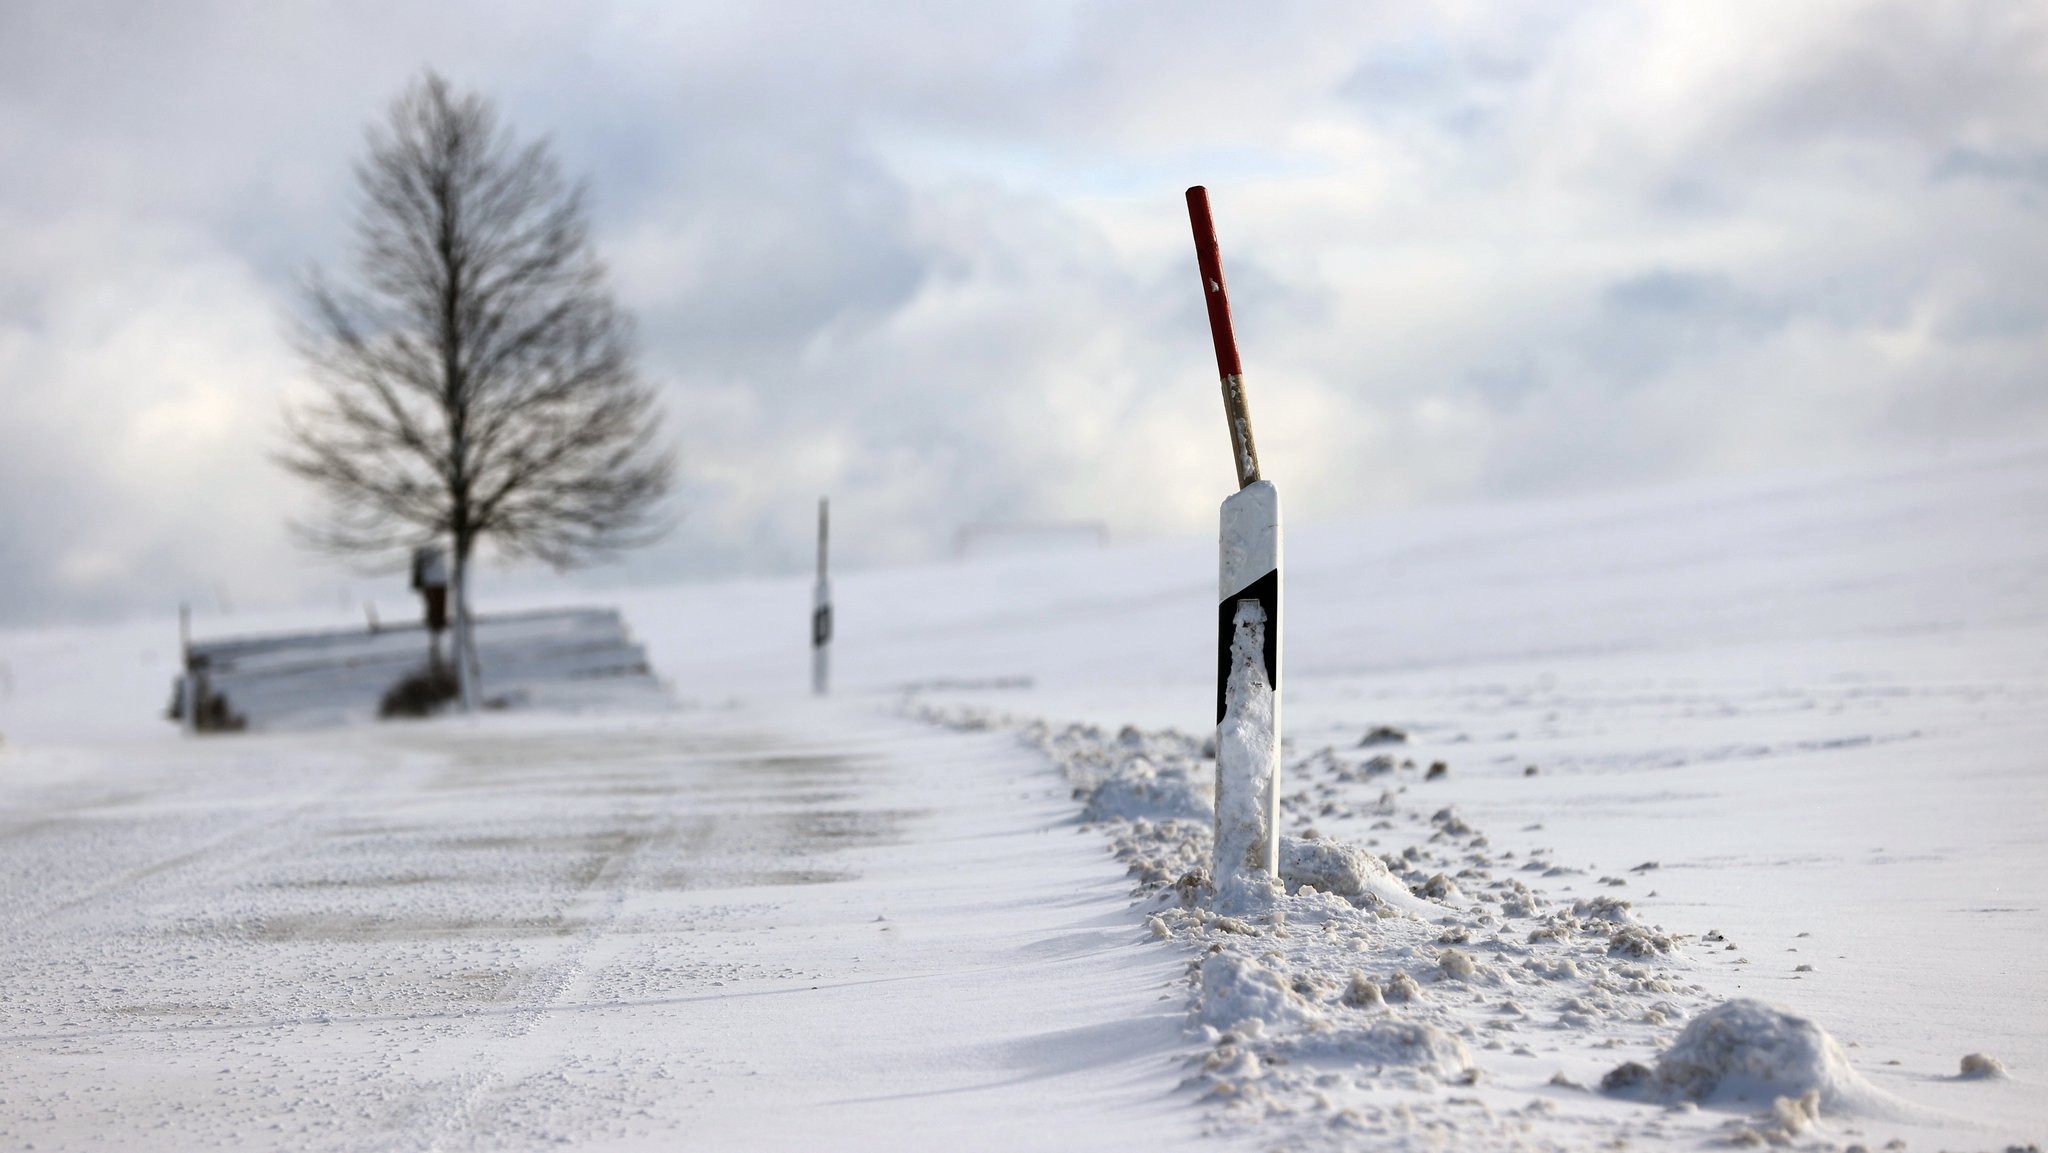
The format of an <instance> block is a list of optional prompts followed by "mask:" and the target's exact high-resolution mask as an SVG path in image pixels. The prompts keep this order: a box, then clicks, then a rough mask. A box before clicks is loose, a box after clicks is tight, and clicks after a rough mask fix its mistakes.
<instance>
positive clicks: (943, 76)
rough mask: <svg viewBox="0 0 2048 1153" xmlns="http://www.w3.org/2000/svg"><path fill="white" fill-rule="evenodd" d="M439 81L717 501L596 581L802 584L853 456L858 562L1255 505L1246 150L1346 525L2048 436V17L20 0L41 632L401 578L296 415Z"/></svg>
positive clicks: (1294, 362) (1295, 473)
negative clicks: (1222, 297)
mask: <svg viewBox="0 0 2048 1153" xmlns="http://www.w3.org/2000/svg"><path fill="white" fill-rule="evenodd" d="M428 66H431V67H434V68H436V69H439V70H440V71H442V72H443V73H445V74H446V75H447V76H449V77H450V79H452V80H453V81H455V82H456V83H457V84H459V85H461V86H463V87H467V88H473V89H476V90H478V91H481V92H483V93H485V94H487V95H489V96H491V97H492V98H493V99H494V100H496V101H497V103H498V104H499V106H500V108H501V110H502V112H503V113H504V116H505V118H506V120H507V121H508V122H509V123H510V124H511V125H512V126H513V127H514V128H515V129H516V130H518V131H520V132H521V133H524V134H527V135H530V136H546V137H547V138H548V139H550V140H551V141H552V144H553V147H554V149H555V152H556V154H557V156H558V157H559V158H560V159H561V161H562V162H563V164H564V166H565V167H566V168H567V169H568V170H569V171H570V172H571V173H573V174H577V175H580V176H582V177H583V178H585V179H586V180H587V181H588V185H589V188H590V192H591V196H592V205H593V214H594V222H595V225H596V234H597V240H598V243H599V246H600V248H601V250H602V252H603V254H604V257H605V259H606V260H607V262H608V264H609V266H610V269H611V273H612V284H613V288H614V290H615V292H616V295H617V296H618V298H619V299H620V300H621V302H622V303H624V304H625V305H626V306H627V307H628V308H629V309H630V310H631V311H632V312H633V313H634V314H635V315H636V316H637V318H638V322H639V328H640V334H641V344H642V367H643V370H644V372H645V374H646V376H647V378H648V379H649V380H650V381H651V382H653V383H655V384H656V385H658V386H659V388H660V389H661V390H662V392H663V393H664V395H665V398H666V406H667V411H668V413H669V427H670V430H671V432H672V433H673V435H674V436H675V438H676V441H677V443H678V446H679V449H680V452H681V455H682V459H683V462H684V472H685V483H684V484H683V486H682V489H681V491H680V493H679V495H678V505H679V509H680V511H681V513H682V519H681V522H680V526H679V528H678V529H677V531H676V533H675V534H674V535H673V537H672V538H671V539H670V540H668V541H667V542H666V543H664V544H663V545H661V546H659V547H657V548H655V549H652V550H649V551H648V552H646V553H643V554H641V555H639V556H637V557H636V558H635V559H634V560H632V561H631V562H630V563H629V564H628V565H627V566H625V567H624V568H615V569H613V570H612V571H611V572H610V573H609V574H597V575H596V577H595V578H585V579H598V580H604V579H614V580H616V579H649V578H661V577H669V576H678V577H682V576H703V575H714V574H720V573H769V572H785V571H795V570H799V569H801V568H803V567H804V566H806V565H807V564H808V563H809V548H810V543H809V541H810V531H811V523H810V518H811V516H812V507H813V505H812V502H813V501H814V500H815V498H816V496H817V495H818V494H820V493H825V492H829V493H831V494H833V496H834V498H835V511H836V516H835V523H836V524H837V525H838V526H839V527H840V530H841V532H840V538H839V547H838V549H837V550H836V552H835V555H836V556H838V557H840V558H842V559H843V560H844V561H846V562H847V563H850V564H876V563H888V562H890V561H893V560H898V559H922V558H929V557H937V556H943V555H946V554H947V553H948V551H949V550H950V548H951V547H952V542H953V540H954V535H955V533H956V531H957V530H958V529H959V528H961V527H962V526H963V525H972V524H988V523H1004V522H1023V521H1068V520H1101V521H1105V522H1107V524H1108V525H1109V527H1110V529H1111V531H1112V532H1113V533H1114V534H1115V535H1116V536H1117V537H1119V538H1122V539H1139V538H1145V537H1152V536H1158V535H1164V534H1175V533H1189V532H1203V531H1210V529H1211V526H1212V525H1213V522H1214V517H1215V509H1216V504H1217V502H1218V501H1219V500H1220V499H1221V498H1222V497H1223V496H1224V495H1226V494H1227V493H1228V492H1229V491H1230V488H1231V484H1232V480H1231V471H1230V462H1229V453H1228V447H1227V440H1226V437H1225V434H1224V428H1223V423H1222V418H1221V406H1220V401H1219V399H1218V395H1217V390H1216V382H1215V376H1214V362H1213V359H1212V358H1211V355H1210V350H1209V344H1208V338H1207V335H1206V331H1205V328H1204V321H1203V318H1202V312H1201V300H1200V295H1199V286H1198V284H1197V281H1196V276H1195V272H1194V262H1193V255H1192V250H1191V247H1190V244H1189V240H1188V228H1187V222H1186V216H1185V211H1184V208H1183V206H1182V202H1181V192H1182V189H1183V188H1184V187H1185V186H1187V185H1189V184H1193V183H1205V184H1207V185H1208V186H1209V187H1210V189H1211V194H1212V197H1213V200H1214V203H1215V207H1216V213H1217V220H1218V230H1219V232H1220V234H1221V239H1222V244H1223V255H1224V262H1225V268H1226V269H1227V270H1228V272H1229V275H1230V280H1231V289H1232V297H1233V303H1234V305H1235V308H1236V312H1237V316H1238V327H1239V336H1240V340H1241V344H1242V347H1243V350H1244V358H1245V364H1246V371H1247V374H1248V379H1249V381H1250V386H1251V395H1252V402H1253V411H1254V412H1255V414H1256V416H1257V418H1258V424H1259V444H1260V448H1261V451H1262V454H1263V456H1264V464H1265V466H1266V471H1267V473H1268V475H1270V476H1272V477H1273V478H1274V479H1275V480H1276V481H1278V482H1279V483H1280V484H1281V485H1282V488H1283V491H1284V493H1285V494H1286V497H1287V500H1288V502H1289V509H1290V516H1291V517H1294V518H1298V519H1328V518H1335V517H1343V516H1350V515H1356V514H1358V513H1361V512H1364V511H1368V510H1371V509H1375V508H1385V507H1392V506H1399V505H1420V504H1431V503H1444V502H1453V501H1463V500H1472V499H1494V498H1513V497H1518V496H1537V495H1546V494H1554V493H1563V492H1578V491H1593V490H1601V489H1615V488H1624V487H1629V486H1639V485H1645V484H1655V483H1660V482H1665V481H1670V480H1676V479H1682V478H1690V477H1698V476H1707V475H1715V474H1724V473H1731V472H1748V471H1759V470H1774V469H1787V468H1801V467H1806V466H1811V465H1816V464H1821V465H1832V464H1840V463H1850V464H1855V463H1863V462H1881V461H1884V460H1887V459H1895V458H1901V457H1906V458H1913V457H1922V456H1930V455H1939V454H1943V453H1951V452H1957V451H1967V450H1972V449H1974V448H1976V447H1978V446H1982V445H1985V444H1988V443H1994V442H2005V441H2011V440H2014V439H2019V440H2028V439H2032V440H2035V441H2038V440H2040V439H2041V438H2044V437H2048V379H2044V376H2048V275H2044V274H2043V270H2044V269H2048V116H2044V115H2043V110H2044V109H2048V7H2044V6H2042V5H2039V4H2030V3H2020V2H2016V0H1984V2H1981V3H1972V2H1958V3H1942V2H1939V0H1910V2H1900V3H1885V2H1875V3H1832V2H1828V0H1810V2H1803V3H1799V4H1785V3H1782V2H1771V3H1725V2H1715V3H1699V4H1689V5H1686V4H1639V3H1615V4H1600V3H1584V2H1576V0H1575V2H1571V3H1548V4H1546V3H1519V4H1503V5H1478V4H1469V3H1440V4H1435V5H1430V4H1419V3H1402V4H1374V3H1369V2H1362V0H1340V2H1333V3H1285V2H1281V3H1269V4H1262V5H1248V4H1222V3H1216V4H1209V3H1201V2H1187V0H1182V2H1176V3H1172V4H1130V3H1122V2H1104V3H1089V4H1084V3H1070V2H1063V0H1046V2H1037V0H1018V2H1016V3H1010V4H1003V5H989V4H951V5H946V4H936V3H930V4H872V5H870V4H830V3H823V2H814V3H750V4H744V5H742V4H731V3H710V4H688V3H666V2H664V3H653V2H647V3H613V4H600V3H590V4H579V5H573V6H572V5H563V4H555V3H541V2H537V0H535V2H527V3H520V2H507V0H492V2H489V3H482V2H479V3H436V4H422V3H414V2H406V3H375V2H358V3H349V4H345V5H344V4H339V3H337V4H331V5H315V4H270V3H258V2H255V0H245V2H241V3H229V2H214V3H209V2H205V0H194V2H192V3H188V4H182V5H176V6H173V5H146V4H140V3H105V4H95V3H77V2H66V0H48V2H45V0H10V2H9V3H7V4H5V5H4V6H0V172H4V173H5V174H6V175H5V179H4V180H0V623H14V624H20V623H30V622H38V621H50V620H60V619H80V618H89V617H95V616H106V615H113V614H123V613H156V612H162V611H165V610H166V609H167V608H168V607H169V606H171V605H175V604H176V603H177V602H178V601H180V600H184V599H199V600H202V601H204V602H207V603H213V602H217V601H219V600H222V599H225V600H229V601H231V602H233V603H237V604H242V605H253V604H263V603H307V602H320V601H323V600H324V601H325V602H328V603H331V602H333V601H334V600H335V599H336V598H337V596H347V595H355V596H362V595H369V594H370V591H371V590H373V589H380V588H381V587H382V586H379V585H376V584H375V583H374V582H372V581H369V580H366V579H365V578H363V577H360V576H354V575H352V574H350V573H348V572H347V571H346V570H344V569H342V568H340V567H338V566H337V565H336V564H335V563H334V562H332V561H328V560H324V559H319V558H313V557H308V556H306V555H305V554H304V553H302V552H301V551H300V550H299V549H298V548H296V546H294V545H293V543H292V542H291V540H290V538H289V537H288V536H287V534H286V532H285V528H284V526H285V524H286V522H287V520H288V518H290V517H291V516H293V515H297V514H302V513H303V512H304V511H306V505H305V503H304V497H303V494H301V493H300V492H298V491H297V490H296V489H295V488H294V486H293V484H292V482H290V481H289V480H288V479H286V478H285V477H283V476H282V475H281V474H280V473H278V472H277V470H276V469H275V468H274V467H272V466H271V465H270V464H269V463H268V462H267V459H266V454H267V453H268V452H269V451H271V450H272V449H273V448H275V447H276V445H277V437H278V428H279V411H280V406H281V405H282V404H283V403H284V401H285V399H286V398H287V397H289V396H292V395H294V394H295V392H297V391H298V390H301V389H303V388H304V387H305V385H304V380H303V373H302V371H301V368H300V366H299V364H298V363H297V362H296V361H295V360H294V357H293V354H292V352H291V349H290V347H289V345H288V343H287V341H286V338H285V331H286V329H285V318H286V317H287V315H288V314H289V312H290V310H291V309H293V308H294V307H295V299H296V298H295V295H294V286H295V285H296V284H297V283H299V282H300V280H301V279H302V278H303V276H304V275H305V274H306V273H307V272H308V270H310V269H312V268H313V267H315V266H318V267H321V268H324V269H327V270H330V271H337V272H346V271H347V269H348V268H349V265H350V249H349V240H350V231H349V228H350V219H351V213H352V210H353V193H354V189H353V183H352V175H351V168H350V166H351V163H352V162H353V160H354V159H355V158H356V157H357V156H358V155H359V154H360V153H361V151H362V147H363V133H364V129H365V127H366V126H367V125H368V124H369V123H370V122H371V121H372V120H373V119H376V118H378V117H380V116H381V115H382V114H383V111H384V109H385V108H386V107H387V106H388V104H389V102H390V101H391V99H392V98H393V97H394V96H395V95H396V94H397V93H398V92H399V91H401V90H402V89H403V88H404V87H405V85H406V84H407V82H408V81H409V80H410V79H412V78H413V77H415V76H417V75H418V74H419V72H420V71H421V69H422V68H424V67H428ZM386 583H387V584H389V583H390V582H389V581H388V580H387V581H386ZM348 589H353V590H354V591H353V592H352V593H349V592H346V591H345V590H348ZM378 595H379V596H380V598H382V599H387V600H391V601H394V602H395V601H397V600H399V599H401V598H402V597H403V592H402V589H398V588H397V586H396V585H393V586H392V588H391V589H388V590H383V591H382V592H379V593H378Z"/></svg>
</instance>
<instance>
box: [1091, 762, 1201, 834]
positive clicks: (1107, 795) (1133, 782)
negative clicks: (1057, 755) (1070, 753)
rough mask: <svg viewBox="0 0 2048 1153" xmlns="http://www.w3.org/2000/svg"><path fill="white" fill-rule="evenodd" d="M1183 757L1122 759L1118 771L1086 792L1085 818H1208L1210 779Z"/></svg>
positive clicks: (1158, 819)
mask: <svg viewBox="0 0 2048 1153" xmlns="http://www.w3.org/2000/svg"><path fill="white" fill-rule="evenodd" d="M1190 767H1191V766H1190V765H1189V764H1188V763H1187V762H1185V761H1177V762H1168V763H1167V764H1166V765H1165V766H1164V767H1161V766H1159V765H1155V764H1154V763H1153V762H1152V761H1151V760H1149V759H1147V758H1146V757H1143V756H1134V757H1131V758H1129V759H1128V760H1126V761H1124V763H1123V764H1122V765H1120V766H1119V767H1118V768H1117V771H1116V772H1115V773H1113V774H1111V775H1110V776H1108V777H1107V778H1105V779H1104V780H1103V782H1102V783H1101V784H1100V785H1098V786H1097V787H1096V788H1095V790H1094V792H1093V793H1091V794H1089V795H1088V803H1087V805H1086V807H1085V808H1084V809H1083V810H1082V819H1083V820H1085V821H1093V822H1100V821H1135V820H1139V819H1144V820H1148V821H1170V820H1185V821H1204V822H1206V821H1209V820H1211V819H1213V817H1214V815H1215V808H1214V807H1213V805H1212V803H1211V801H1210V799H1209V798H1210V791H1211V790H1212V789H1213V788H1214V785H1213V783H1211V782H1205V781H1203V780H1202V779H1201V778H1202V777H1203V776H1206V775H1207V774H1201V773H1191V772H1189V771H1188V770H1189V768H1190Z"/></svg>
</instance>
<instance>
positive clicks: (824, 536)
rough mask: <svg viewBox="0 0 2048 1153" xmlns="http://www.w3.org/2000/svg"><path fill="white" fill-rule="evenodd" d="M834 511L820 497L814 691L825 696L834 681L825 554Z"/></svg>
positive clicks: (813, 631)
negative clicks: (831, 511)
mask: <svg viewBox="0 0 2048 1153" xmlns="http://www.w3.org/2000/svg"><path fill="white" fill-rule="evenodd" d="M830 529H831V513H830V508H829V506H828V505H827V503H826V498H824V497H822V496H821V497H819V498H818V587H817V595H816V596H815V597H814V598H812V601H811V691H812V692H813V693H816V694H817V695H819V696H821V697H822V696H824V695H825V693H826V691H827V690H829V689H830V688H831V681H832V582H831V581H830V580H828V579H826V576H825V554H826V548H827V545H828V544H829V541H830Z"/></svg>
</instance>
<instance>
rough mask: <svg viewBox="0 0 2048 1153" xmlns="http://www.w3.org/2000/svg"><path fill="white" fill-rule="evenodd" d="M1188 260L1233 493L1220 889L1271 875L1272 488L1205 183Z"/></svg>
mask: <svg viewBox="0 0 2048 1153" xmlns="http://www.w3.org/2000/svg"><path fill="white" fill-rule="evenodd" d="M1187 201H1188V222H1189V223H1190V224H1191V225H1192V226H1193V228H1194V236H1195V262H1196V264H1197V266H1198V267H1199V268H1200V270H1201V274H1202V297H1203V300H1204V303H1205V304H1206V305H1207V307H1208V312H1209V335H1210V338H1211V340H1212V342H1213V343H1214V345H1215V350H1216V371H1217V375H1218V376H1219V377H1220V378H1221V381H1222V385H1223V414H1224V419H1225V421H1226V423H1227V424H1228V426H1229V429H1230V448H1231V463H1232V465H1233V466H1234V468H1235V471H1236V473H1237V483H1238V491H1237V492H1236V493H1235V494H1233V495H1232V496H1230V497H1229V498H1228V499H1226V500H1225V501H1224V502H1223V508H1222V515H1221V522H1222V523H1221V534H1220V536H1221V539H1220V541H1219V552H1220V561H1221V564H1220V580H1219V582H1218V589H1217V593H1218V596H1217V614H1216V623H1217V629H1216V632H1217V636H1216V856H1215V862H1214V868H1213V869H1212V870H1211V875H1212V877H1213V879H1214V881H1215V883H1216V887H1217V890H1218V892H1219V893H1227V892H1230V891H1232V890H1234V889H1236V888H1238V887H1239V886H1238V885H1237V884H1236V883H1235V882H1237V881H1239V880H1240V879H1244V878H1248V877H1255V876H1257V875H1258V874H1261V873H1263V874H1264V875H1265V876H1266V877H1269V878H1277V877H1278V876H1279V874H1280V832H1279V830H1280V637H1281V616H1280V544H1281V529H1280V493H1279V491H1278V490H1277V489H1275V488H1274V487H1273V484H1272V482H1271V481H1268V480H1265V479H1263V478H1262V477H1261V476H1260V475H1259V450H1258V446H1257V443H1256V442H1255V441H1254V440H1253V438H1252V417H1251V407H1250V404H1249V402H1248V401H1247V399H1246V397H1245V389H1244V368H1243V366H1242V364H1240V362H1239V360H1238V354H1237V335H1236V332H1235V331H1234V329H1233V327H1232V325H1231V322H1230V296H1229V293H1228V291H1227V289H1226V288H1225V287H1224V280H1223V262H1222V258H1221V255H1220V254H1219V252H1218V250H1217V246H1216V227H1215V223H1214V221H1213V220H1212V218H1211V217H1210V214H1209V193H1208V190H1207V189H1205V188H1202V187H1201V186H1200V185H1197V186H1195V187H1193V188H1190V189H1188V192H1187Z"/></svg>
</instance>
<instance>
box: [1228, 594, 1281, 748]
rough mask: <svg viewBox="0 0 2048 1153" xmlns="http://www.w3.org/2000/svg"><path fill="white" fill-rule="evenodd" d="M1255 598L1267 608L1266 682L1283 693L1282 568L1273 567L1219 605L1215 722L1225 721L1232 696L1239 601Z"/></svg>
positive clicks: (1264, 648) (1263, 653) (1274, 690)
mask: <svg viewBox="0 0 2048 1153" xmlns="http://www.w3.org/2000/svg"><path fill="white" fill-rule="evenodd" d="M1245 600H1255V601H1257V602H1259V607H1260V608H1262V609H1264V610H1265V611H1266V637H1265V645H1264V646H1263V651H1262V655H1263V656H1264V657H1265V660H1266V683H1267V684H1268V685H1270V686H1272V689H1273V692H1274V693H1275V694H1278V693H1279V692H1280V570H1279V569H1274V570H1273V571H1272V572H1269V573H1267V574H1266V575H1265V576H1262V577H1260V578H1259V579H1257V580H1255V581H1253V582H1252V583H1250V584H1248V585H1246V586H1244V587H1243V588H1241V589H1239V590H1238V591H1236V592H1234V593H1232V594H1230V595H1229V596H1227V597H1224V598H1223V601H1222V603H1221V604H1218V605H1217V606H1216V723H1217V724H1219V725H1220V724H1222V723H1223V713H1224V711H1225V709H1226V707H1227V705H1228V698H1229V696H1230V642H1231V639H1232V638H1233V637H1234V636H1235V635H1236V633H1237V602H1239V601H1245Z"/></svg>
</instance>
